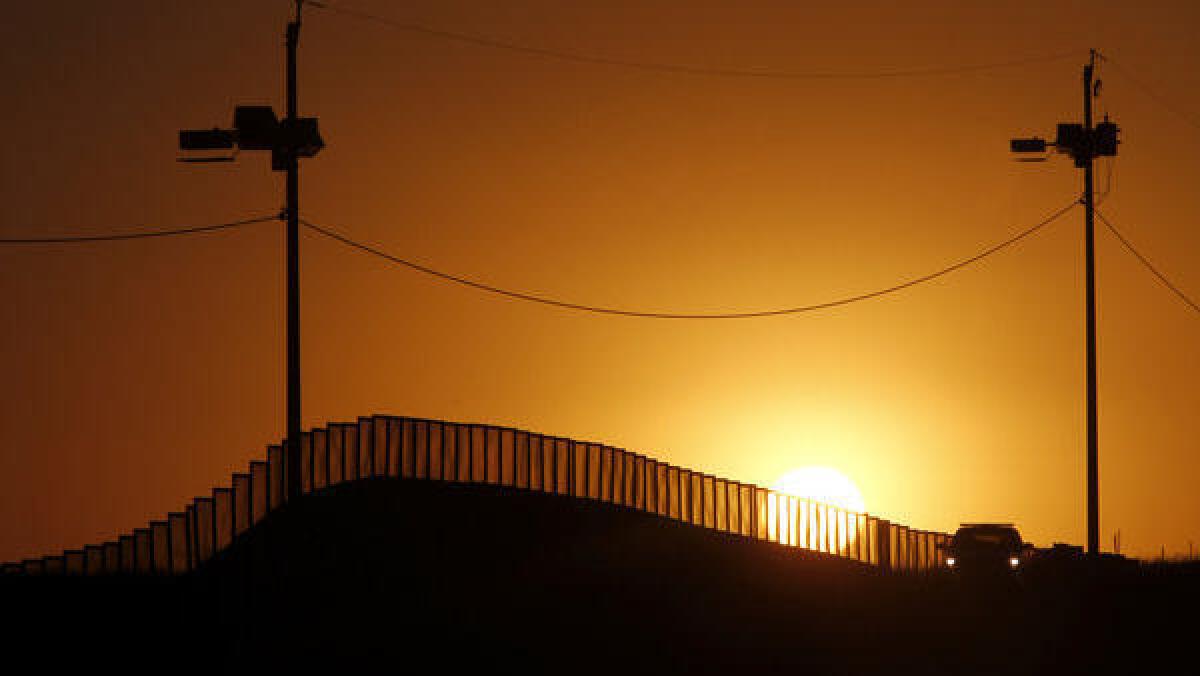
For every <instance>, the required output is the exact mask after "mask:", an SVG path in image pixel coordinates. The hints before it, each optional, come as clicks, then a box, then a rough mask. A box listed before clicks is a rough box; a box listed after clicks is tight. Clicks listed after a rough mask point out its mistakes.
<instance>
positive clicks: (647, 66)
mask: <svg viewBox="0 0 1200 676" xmlns="http://www.w3.org/2000/svg"><path fill="white" fill-rule="evenodd" d="M305 4H306V5H309V6H312V7H315V8H318V9H323V10H325V11H328V12H331V13H334V14H341V15H344V16H348V17H353V18H356V19H360V20H363V21H370V22H374V23H377V24H380V25H383V26H387V27H390V28H393V29H396V30H401V31H406V32H409V33H416V34H421V35H426V36H429V37H435V38H441V39H445V40H452V41H455V42H461V43H466V44H472V45H476V46H479V47H487V48H491V49H501V50H506V51H510V52H518V53H523V54H527V55H531V56H538V57H543V58H549V59H557V60H560V61H573V62H576V63H587V64H593V65H602V66H618V67H622V68H633V69H638V70H646V71H657V72H663V73H676V74H683V75H699V76H712V77H744V78H767V79H772V78H774V79H787V80H869V79H887V78H904V77H929V76H939V75H957V74H962V73H972V72H978V71H986V70H995V69H999V68H1011V67H1015V66H1024V65H1030V64H1036V63H1047V62H1051V61H1058V60H1060V59H1065V58H1067V57H1069V56H1075V55H1078V54H1079V50H1071V51H1064V52H1057V53H1054V54H1043V55H1038V56H1031V57H1027V58H1021V59H1012V60H1008V61H996V62H991V63H979V64H966V65H961V66H940V67H930V68H911V69H897V70H879V71H862V72H845V73H838V72H821V71H789V70H774V69H755V68H722V67H707V66H694V65H688V64H681V63H668V62H653V61H637V60H633V59H621V58H616V57H609V56H601V55H595V54H585V53H582V52H572V51H566V50H560V49H551V48H548V47H537V46H533V45H527V44H522V43H518V42H510V41H507V40H501V39H499V38H493V37H488V36H483V35H474V34H470V33H462V32H458V31H451V30H445V29H441V28H432V27H430V26H426V25H423V24H419V23H415V22H408V21H399V20H396V19H390V18H388V17H385V16H381V15H379V14H372V13H370V12H365V11H362V10H357V9H351V8H348V7H342V6H339V5H334V4H330V3H327V2H319V1H318V0H306V2H305Z"/></svg>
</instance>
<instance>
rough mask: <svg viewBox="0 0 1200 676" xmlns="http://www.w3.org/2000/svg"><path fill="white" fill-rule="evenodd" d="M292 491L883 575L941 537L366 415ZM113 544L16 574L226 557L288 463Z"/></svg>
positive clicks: (768, 494)
mask: <svg viewBox="0 0 1200 676" xmlns="http://www.w3.org/2000/svg"><path fill="white" fill-rule="evenodd" d="M301 444H302V448H301V458H302V460H301V475H302V482H303V492H304V493H311V492H314V491H319V490H321V489H323V488H325V487H327V486H332V485H335V484H340V483H343V482H347V481H355V480H358V479H367V478H373V477H392V478H400V479H422V480H431V481H445V482H455V483H471V484H490V485H496V486H505V487H510V488H514V489H518V490H529V491H540V492H543V493H550V494H554V495H564V496H570V497H575V498H580V499H590V500H597V501H600V502H607V503H611V504H614V505H618V506H622V507H626V508H629V509H636V510H638V511H643V512H648V513H651V514H657V515H659V516H661V517H663V518H667V519H672V520H675V521H681V522H684V523H688V524H692V525H694V526H697V527H700V528H707V529H711V530H716V531H721V532H724V533H731V534H734V535H740V536H743V537H747V538H753V539H757V540H764V541H768V542H774V543H777V544H779V545H780V546H784V547H791V548H795V549H796V550H804V551H810V552H820V553H824V554H827V555H830V556H835V557H840V558H844V559H848V560H852V561H857V562H860V563H862V564H867V565H871V566H876V567H879V568H881V569H883V570H887V571H901V572H919V571H925V570H930V569H933V568H937V567H941V566H943V565H944V563H945V554H944V546H945V545H946V544H947V542H948V540H949V537H950V536H949V535H948V534H946V533H938V532H931V531H924V530H919V529H915V528H910V527H908V526H905V525H902V524H896V523H891V522H889V521H887V520H886V519H881V518H878V517H875V516H871V515H869V514H863V513H858V512H853V511H848V510H845V509H841V508H838V507H835V506H832V505H827V504H823V503H820V502H815V501H812V500H808V499H805V498H798V497H794V496H790V495H785V494H782V493H779V492H776V491H773V490H770V489H767V488H762V487H760V486H755V485H753V484H746V483H741V482H738V481H734V480H731V479H723V478H720V477H716V476H712V475H708V474H703V473H700V472H696V471H694V470H690V469H687V468H684V467H677V466H675V465H671V464H668V463H665V462H661V461H658V460H655V459H654V458H650V457H647V456H644V455H640V454H638V453H632V452H629V451H626V450H623V449H619V448H613V447H610V446H605V445H603V444H597V443H590V442H583V441H575V440H572V439H565V438H561V437H553V436H547V435H542V434H536V433H533V432H527V431H524V430H518V429H512V428H507V427H496V426H491V425H480V424H465V423H453V422H444V421H440V420H425V419H417V418H402V417H395V416H372V417H363V418H359V419H358V421H357V422H354V423H333V424H330V425H329V426H327V427H325V428H322V429H315V430H312V431H310V432H306V433H304V434H303V435H302V437H301ZM284 450H285V449H284V447H283V446H270V447H268V449H267V459H266V461H259V460H255V461H252V462H251V463H250V465H249V468H248V471H247V472H245V473H235V474H234V475H233V477H232V480H231V482H230V485H229V486H225V487H220V488H215V489H213V492H212V495H207V496H201V497H197V498H196V499H195V500H193V501H192V503H191V504H190V505H187V506H186V507H185V509H184V510H183V511H182V512H171V513H169V514H167V516H166V518H165V519H162V520H158V521H152V522H150V524H149V525H148V526H147V527H145V528H137V529H134V531H133V532H132V533H129V534H125V535H121V536H120V537H118V538H117V539H116V540H113V541H110V542H105V543H103V544H98V545H87V546H85V547H84V548H83V549H76V550H68V551H66V552H63V553H62V554H58V555H53V556H46V557H43V558H40V559H27V560H25V561H22V562H20V563H8V564H4V565H3V569H2V572H3V573H4V574H15V575H21V574H26V575H76V576H84V575H87V576H92V575H119V574H149V575H181V574H186V573H188V572H190V571H192V570H195V569H196V568H198V567H200V566H201V565H203V564H204V562H205V561H207V560H209V559H211V558H212V557H213V556H214V555H216V554H217V553H218V552H220V551H221V550H223V549H225V548H226V547H229V546H230V545H231V544H233V542H234V540H236V539H237V537H238V536H239V535H241V534H242V533H244V532H245V531H246V530H248V529H249V528H250V527H252V526H253V525H254V524H257V523H258V522H259V521H261V520H263V519H264V518H265V517H266V515H267V514H268V513H269V512H270V511H271V510H273V509H275V508H277V507H279V506H280V505H281V504H282V503H283V502H284V501H285V500H286V496H287V493H286V491H285V490H284V477H285V476H286V468H285V467H284V459H285V458H286V457H287V454H286V453H285V452H284Z"/></svg>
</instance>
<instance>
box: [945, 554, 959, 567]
mask: <svg viewBox="0 0 1200 676" xmlns="http://www.w3.org/2000/svg"><path fill="white" fill-rule="evenodd" d="M955 563H957V561H955V559H954V557H953V556H947V557H946V565H947V566H950V567H951V568H953V567H954V564H955Z"/></svg>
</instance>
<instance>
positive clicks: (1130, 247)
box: [1096, 210, 1200, 312]
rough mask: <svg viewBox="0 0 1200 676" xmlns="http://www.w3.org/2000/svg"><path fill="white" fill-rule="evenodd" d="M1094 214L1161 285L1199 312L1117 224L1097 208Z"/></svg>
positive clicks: (1199, 308) (1195, 305)
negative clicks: (1126, 236)
mask: <svg viewBox="0 0 1200 676" xmlns="http://www.w3.org/2000/svg"><path fill="white" fill-rule="evenodd" d="M1096 215H1097V216H1099V217H1100V220H1101V221H1103V222H1104V225H1106V226H1108V229H1109V230H1111V231H1112V234H1114V235H1116V236H1117V239H1118V240H1119V241H1120V242H1121V244H1122V245H1123V246H1124V247H1125V248H1126V249H1127V250H1128V251H1129V253H1131V254H1133V256H1134V258H1137V259H1138V260H1139V261H1141V263H1142V265H1144V266H1146V269H1147V270H1149V271H1150V273H1151V274H1152V275H1154V276H1155V277H1157V278H1158V281H1160V282H1162V284H1163V286H1165V287H1167V288H1168V289H1170V290H1171V291H1172V292H1173V293H1174V294H1175V295H1176V296H1179V298H1180V299H1181V300H1183V302H1185V303H1187V304H1188V306H1190V307H1191V308H1192V309H1193V310H1195V311H1196V312H1200V305H1197V304H1196V303H1195V302H1194V301H1193V300H1192V299H1191V298H1188V295H1187V294H1186V293H1184V292H1183V291H1182V290H1181V289H1180V288H1179V287H1178V286H1175V285H1174V284H1173V283H1171V280H1169V279H1167V277H1166V275H1164V274H1163V273H1161V272H1159V271H1158V268H1156V267H1154V264H1153V263H1151V262H1150V261H1149V260H1148V259H1147V258H1146V257H1145V256H1143V255H1142V254H1141V253H1139V252H1138V250H1137V249H1136V248H1134V246H1133V244H1132V243H1130V241H1129V240H1127V239H1125V236H1124V235H1122V234H1121V231H1119V230H1117V226H1115V225H1113V224H1112V222H1111V221H1109V220H1108V219H1107V218H1105V217H1104V214H1102V213H1100V211H1099V210H1097V211H1096Z"/></svg>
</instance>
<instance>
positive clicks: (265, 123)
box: [179, 0, 325, 499]
mask: <svg viewBox="0 0 1200 676" xmlns="http://www.w3.org/2000/svg"><path fill="white" fill-rule="evenodd" d="M295 3H296V10H295V15H294V17H293V18H292V20H291V21H290V22H288V25H287V115H286V116H285V117H284V119H282V120H279V119H276V117H275V111H274V110H272V109H271V107H270V106H238V107H237V108H235V109H234V114H233V128H232V129H216V128H214V129H200V130H184V131H181V132H179V146H180V148H181V149H182V150H185V151H195V150H199V151H213V150H231V149H233V148H235V147H236V148H237V149H239V150H269V151H271V169H272V170H274V171H286V172H287V205H286V206H285V207H284V212H283V214H282V216H283V217H284V219H285V220H286V222H287V228H286V233H285V240H286V249H287V255H286V258H287V293H286V298H287V301H286V302H287V330H286V334H287V347H286V349H287V358H286V361H287V405H286V412H287V437H286V444H287V446H286V447H287V453H286V455H285V456H284V468H285V469H284V478H285V479H286V481H285V485H286V493H287V497H288V498H289V499H291V498H294V497H297V496H299V495H300V491H301V488H302V487H301V473H300V437H301V427H300V425H301V417H300V401H301V399H300V159H301V158H304V157H313V156H314V155H316V154H317V153H318V152H320V150H321V148H323V147H324V146H325V143H324V141H322V140H321V135H320V133H319V132H318V130H317V120H316V118H313V117H299V116H298V114H297V95H296V49H297V47H298V46H299V43H300V20H301V15H302V12H303V10H304V0H295ZM233 158H234V155H228V156H218V157H211V156H210V157H195V156H192V157H184V158H181V159H182V161H184V162H214V161H216V162H227V161H232V160H233Z"/></svg>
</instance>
